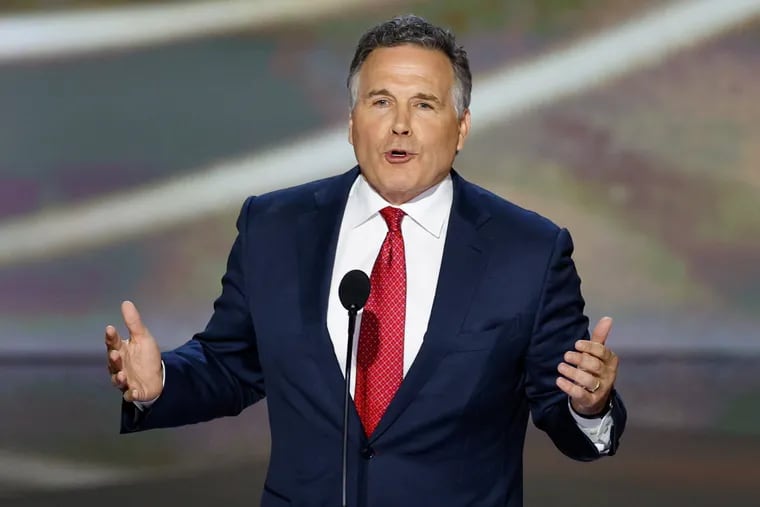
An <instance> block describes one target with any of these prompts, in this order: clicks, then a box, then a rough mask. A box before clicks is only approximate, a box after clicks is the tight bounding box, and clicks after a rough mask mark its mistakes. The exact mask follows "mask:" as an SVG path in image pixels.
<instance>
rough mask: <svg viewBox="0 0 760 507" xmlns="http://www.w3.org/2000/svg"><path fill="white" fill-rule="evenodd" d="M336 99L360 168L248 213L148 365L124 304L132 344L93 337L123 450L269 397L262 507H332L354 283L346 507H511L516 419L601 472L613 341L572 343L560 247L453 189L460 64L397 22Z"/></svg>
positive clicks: (423, 33)
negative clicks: (207, 311) (212, 283)
mask: <svg viewBox="0 0 760 507" xmlns="http://www.w3.org/2000/svg"><path fill="white" fill-rule="evenodd" d="M348 84H349V90H350V93H351V114H350V119H349V125H348V137H349V142H350V143H351V144H352V145H353V147H354V151H355V153H356V158H357V161H358V163H359V164H358V167H356V168H354V169H352V170H351V171H349V172H348V173H345V174H342V175H340V176H336V177H333V178H328V179H325V180H321V181H317V182H312V183H308V184H305V185H302V186H298V187H294V188H290V189H285V190H281V191H278V192H274V193H270V194H266V195H263V196H259V197H251V198H249V199H248V200H247V201H246V202H245V204H244V205H243V209H242V211H241V213H240V217H239V219H238V222H237V227H238V237H237V239H236V241H235V243H234V245H233V246H232V251H231V253H230V256H229V260H228V265H227V273H226V274H225V276H224V278H223V279H222V294H221V296H220V297H219V298H218V299H217V301H216V302H215V305H214V313H213V315H212V317H211V320H210V322H209V324H208V326H207V327H206V330H205V331H203V332H202V333H200V334H198V335H196V336H195V337H194V338H193V339H192V340H190V341H189V342H188V343H186V344H185V345H183V346H181V347H179V348H178V349H176V350H174V351H170V352H166V353H164V354H160V353H159V351H158V347H157V345H156V341H155V340H154V339H153V337H152V336H151V335H150V333H149V332H148V331H147V329H146V328H145V327H144V325H143V324H142V322H141V321H140V317H139V314H138V313H137V310H136V309H135V307H134V305H132V303H129V302H125V303H124V304H123V305H122V313H123V316H124V320H125V322H126V324H127V328H128V329H129V333H130V339H129V340H128V341H122V340H121V338H119V336H118V335H117V333H116V331H115V329H114V328H113V327H111V326H109V327H107V328H106V344H107V348H108V358H109V370H110V371H111V374H112V381H113V382H114V384H115V385H116V386H117V387H118V388H119V389H121V390H122V391H123V393H124V400H125V402H124V406H123V417H122V431H124V432H130V431H137V430H144V429H149V428H157V427H168V426H177V425H181V424H189V423H195V422H200V421H205V420H209V419H212V418H215V417H221V416H227V415H235V414H238V413H239V412H240V411H241V410H243V409H244V408H245V407H247V406H248V405H250V404H252V403H254V402H256V401H258V400H260V399H262V398H263V397H264V396H265V395H266V397H267V400H268V411H269V418H270V427H271V435H272V444H271V446H272V447H271V458H270V463H269V472H268V474H267V480H266V484H265V488H264V493H263V497H262V503H261V505H262V506H264V507H273V506H285V505H292V506H323V505H325V506H326V505H331V506H334V505H338V504H339V501H340V489H341V452H340V450H341V434H342V433H341V431H342V423H343V421H342V419H343V403H342V402H343V398H342V396H343V395H342V393H343V390H344V381H345V380H344V378H345V376H344V375H345V374H344V372H345V363H346V355H347V354H346V344H347V337H346V323H347V316H346V311H345V310H344V309H343V308H342V306H341V304H340V301H339V297H338V285H339V282H340V280H341V278H342V277H343V275H344V274H345V273H346V272H348V271H350V270H352V269H356V268H358V269H362V270H364V271H365V272H367V273H370V272H371V281H372V292H371V294H370V299H369V301H368V302H367V305H366V307H365V309H364V311H363V312H362V314H361V320H360V322H359V324H357V332H356V336H357V345H356V349H355V351H354V353H353V355H352V360H353V361H356V367H355V370H354V371H356V375H355V378H354V376H353V375H352V378H351V379H350V386H351V390H352V394H353V396H354V402H355V406H354V407H355V410H352V412H351V416H350V420H349V444H348V445H349V454H348V474H349V475H348V481H347V483H348V504H349V505H352V506H354V505H357V506H382V507H385V506H394V507H403V506H415V507H418V506H425V505H435V506H449V505H450V506H457V507H461V506H465V505H474V506H495V505H508V506H519V505H522V448H523V442H524V437H525V429H526V422H527V417H528V410H530V411H531V413H532V415H533V420H534V423H535V424H536V426H538V427H539V428H541V429H543V430H545V431H546V432H547V433H548V434H549V436H550V437H551V438H552V440H553V441H554V443H555V444H556V446H557V447H558V448H559V449H560V450H561V451H562V452H563V453H565V454H567V455H568V456H570V457H572V458H575V459H578V460H593V459H596V458H598V457H600V456H602V455H605V454H608V455H611V454H614V452H615V450H616V448H617V445H618V439H619V437H620V434H621V433H622V431H623V429H624V427H625V421H626V413H625V409H624V407H623V404H622V401H621V400H620V398H619V397H618V396H617V394H616V393H615V391H614V388H613V387H614V382H615V378H616V372H617V365H618V359H617V357H616V356H615V354H614V353H612V351H611V350H610V349H609V348H607V347H606V345H605V341H606V339H607V335H608V333H609V330H610V326H611V321H610V320H609V319H602V320H601V321H600V323H599V324H598V325H597V326H596V328H595V329H594V332H593V334H592V336H591V340H587V339H585V338H587V337H588V320H587V319H586V317H585V316H584V315H583V306H584V302H583V299H582V297H581V294H580V280H579V278H578V276H577V274H576V271H575V267H574V264H573V262H572V260H571V253H572V248H573V247H572V242H571V240H570V237H569V235H568V233H567V231H566V230H564V229H560V228H558V227H557V226H555V225H554V224H552V223H551V222H549V221H548V220H546V219H544V218H542V217H539V216H538V215H536V214H534V213H531V212H528V211H525V210H523V209H521V208H518V207H516V206H514V205H512V204H510V203H508V202H506V201H504V200H503V199H501V198H499V197H497V196H495V195H493V194H491V193H489V192H487V191H485V190H483V189H481V188H479V187H476V186H475V185H472V184H470V183H468V182H466V181H465V180H464V179H462V178H461V177H460V176H459V175H458V174H457V173H456V172H454V171H453V170H452V169H451V167H452V164H453V161H454V158H455V156H456V153H457V152H458V151H459V150H461V149H462V148H463V146H464V143H465V140H466V138H467V135H468V132H469V130H470V112H469V110H468V106H469V100H470V88H471V76H470V71H469V65H468V62H467V56H466V54H465V52H464V51H463V50H462V49H461V48H460V47H458V46H457V45H456V43H455V41H454V38H453V36H452V35H451V34H450V33H449V32H447V31H444V30H442V29H440V28H437V27H435V26H432V25H430V24H428V23H427V22H425V21H424V20H422V19H420V18H417V17H414V16H404V17H399V18H395V19H393V20H391V21H388V22H386V23H383V24H381V25H379V26H377V27H375V28H373V29H371V30H370V31H368V32H367V33H366V34H365V35H364V36H363V37H362V38H361V40H360V41H359V45H358V47H357V50H356V54H355V57H354V59H353V62H352V64H351V69H350V75H349V80H348ZM162 360H163V361H162ZM354 407H352V409H353V408H354Z"/></svg>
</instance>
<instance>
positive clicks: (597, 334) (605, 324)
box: [591, 317, 612, 344]
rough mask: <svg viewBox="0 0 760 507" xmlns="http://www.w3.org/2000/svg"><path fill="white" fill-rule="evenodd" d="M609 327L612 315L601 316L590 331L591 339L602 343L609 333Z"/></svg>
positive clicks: (610, 326)
mask: <svg viewBox="0 0 760 507" xmlns="http://www.w3.org/2000/svg"><path fill="white" fill-rule="evenodd" d="M610 329H612V317H602V318H601V319H599V322H597V323H596V326H595V327H594V331H593V332H592V333H591V341H592V342H594V343H601V344H604V343H605V342H606V341H607V336H608V335H609V334H610Z"/></svg>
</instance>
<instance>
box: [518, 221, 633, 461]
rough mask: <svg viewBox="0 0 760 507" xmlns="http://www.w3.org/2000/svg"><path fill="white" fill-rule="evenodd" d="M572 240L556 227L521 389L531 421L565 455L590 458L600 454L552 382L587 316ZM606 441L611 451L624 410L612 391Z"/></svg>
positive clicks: (582, 335)
mask: <svg viewBox="0 0 760 507" xmlns="http://www.w3.org/2000/svg"><path fill="white" fill-rule="evenodd" d="M572 252H573V242H572V239H571V238H570V234H569V233H568V232H567V230H566V229H561V230H559V232H558V234H557V237H556V239H555V243H554V250H553V252H552V254H551V256H550V259H549V263H548V265H547V269H546V273H545V277H544V282H543V287H542V291H541V296H540V299H539V303H538V309H537V312H536V317H535V322H534V324H533V330H532V336H531V342H530V346H529V350H528V355H527V362H526V392H527V395H528V400H529V403H530V408H531V415H532V417H533V422H534V424H535V425H536V427H538V428H540V429H542V430H544V431H546V433H547V434H548V435H549V437H550V438H551V439H552V441H553V442H554V444H555V445H556V446H557V448H558V449H559V450H560V451H562V452H563V453H564V454H566V455H567V456H569V457H571V458H573V459H577V460H582V461H590V460H593V459H597V458H598V457H600V454H599V452H598V451H597V450H596V447H595V446H594V445H593V444H592V443H591V441H590V440H589V439H588V437H586V435H584V434H583V432H582V431H581V430H580V429H579V428H578V425H577V424H576V422H575V420H574V419H573V417H572V415H571V414H570V409H569V408H568V403H567V395H566V394H565V393H564V392H563V391H562V390H560V389H559V388H558V387H557V385H556V383H555V382H556V379H557V377H558V375H559V373H558V371H557V366H558V365H559V363H560V362H562V361H563V356H564V353H565V352H566V351H568V350H574V349H575V346H574V344H575V342H576V341H577V340H579V339H588V337H589V333H588V318H587V317H586V316H585V315H584V314H583V308H584V306H585V302H584V300H583V297H582V296H581V290H580V284H581V281H580V278H579V277H578V274H577V272H576V269H575V263H574V262H573V260H572V258H571V255H572ZM610 410H611V411H612V416H613V421H614V424H613V429H612V435H611V439H612V445H611V448H610V451H609V453H608V454H609V455H612V454H614V453H615V452H616V450H617V447H618V442H619V439H620V435H621V434H622V432H623V430H624V428H625V423H626V411H625V407H624V406H623V402H622V400H621V399H620V397H619V396H618V394H617V392H615V391H613V393H612V397H611V408H610Z"/></svg>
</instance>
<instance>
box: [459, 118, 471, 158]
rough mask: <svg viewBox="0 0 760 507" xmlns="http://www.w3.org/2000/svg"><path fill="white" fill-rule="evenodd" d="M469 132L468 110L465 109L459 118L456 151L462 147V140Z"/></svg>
mask: <svg viewBox="0 0 760 507" xmlns="http://www.w3.org/2000/svg"><path fill="white" fill-rule="evenodd" d="M469 133H470V110H469V109H465V110H464V114H463V115H462V118H461V119H460V120H459V139H458V140H457V152H459V151H460V150H461V149H462V148H463V147H464V141H465V139H467V136H468V135H469Z"/></svg>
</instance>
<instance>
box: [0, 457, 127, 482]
mask: <svg viewBox="0 0 760 507" xmlns="http://www.w3.org/2000/svg"><path fill="white" fill-rule="evenodd" d="M134 476H135V474H134V473H132V472H131V471H130V470H127V469H120V468H114V467H111V466H107V465H102V464H88V463H79V462H74V461H66V460H61V459H57V458H50V457H42V456H32V455H30V454H27V453H24V454H20V453H15V452H9V451H3V450H0V479H2V481H3V482H5V483H8V485H9V487H10V488H11V489H23V488H25V487H26V488H29V487H33V488H35V489H39V488H54V489H59V488H61V487H84V486H93V485H101V484H115V483H119V482H124V481H127V480H130V479H132V478H133V477H134Z"/></svg>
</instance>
